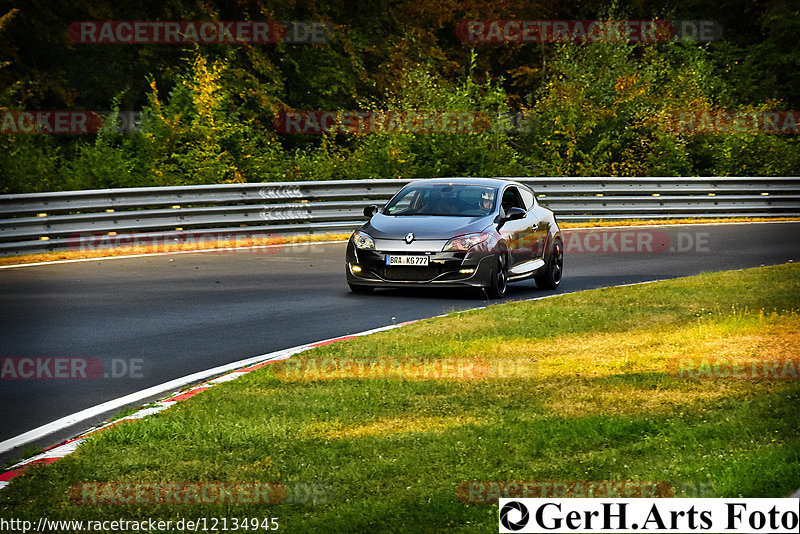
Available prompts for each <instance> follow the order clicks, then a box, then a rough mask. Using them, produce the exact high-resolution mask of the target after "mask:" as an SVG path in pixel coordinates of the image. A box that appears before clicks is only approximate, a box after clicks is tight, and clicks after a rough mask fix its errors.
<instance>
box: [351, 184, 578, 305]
mask: <svg viewBox="0 0 800 534" xmlns="http://www.w3.org/2000/svg"><path fill="white" fill-rule="evenodd" d="M364 215H365V216H367V217H369V218H370V220H369V222H368V223H366V224H364V225H363V226H361V227H360V228H358V229H357V230H356V231H355V232H353V235H352V236H351V237H350V241H349V242H348V244H347V253H346V258H345V261H346V273H347V283H348V284H349V286H350V289H351V290H352V291H354V292H356V293H368V292H371V291H372V290H373V289H375V288H378V287H395V288H396V287H417V286H436V287H459V286H460V287H473V288H482V289H484V290H485V291H486V293H487V294H488V295H489V296H490V297H491V298H502V297H503V296H504V295H505V293H506V286H507V284H508V282H514V281H517V280H524V279H528V278H533V279H534V280H535V281H536V285H537V286H538V287H540V288H544V289H555V288H556V287H558V285H559V284H560V283H561V275H562V272H563V269H564V244H563V239H562V237H561V231H560V230H559V228H558V223H557V221H556V218H555V215H553V212H552V211H550V210H548V209H546V208H544V207H542V206H540V205H539V203H538V202H537V201H536V195H535V194H534V192H533V191H532V190H531V189H530V188H528V187H527V186H525V185H523V184H520V183H517V182H513V181H509V180H499V179H490V178H434V179H427V180H417V181H414V182H411V183H409V184H408V185H406V186H405V187H403V188H402V189H401V190H400V191H399V192H397V193H396V194H395V195H394V196H393V197H392V198H391V199H390V200H389V202H387V203H386V204H385V205H384V206H383V208H380V209H379V208H378V207H377V206H369V207H367V208H365V209H364Z"/></svg>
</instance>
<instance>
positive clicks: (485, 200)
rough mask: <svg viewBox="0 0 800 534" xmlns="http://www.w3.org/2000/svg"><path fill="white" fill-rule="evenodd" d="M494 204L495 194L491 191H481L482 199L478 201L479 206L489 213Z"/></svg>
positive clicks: (486, 213) (485, 212)
mask: <svg viewBox="0 0 800 534" xmlns="http://www.w3.org/2000/svg"><path fill="white" fill-rule="evenodd" d="M492 206H494V195H492V193H490V192H489V191H484V192H483V193H481V199H480V201H479V202H478V208H480V210H481V211H482V212H483V213H484V214H485V215H488V214H489V212H490V211H492Z"/></svg>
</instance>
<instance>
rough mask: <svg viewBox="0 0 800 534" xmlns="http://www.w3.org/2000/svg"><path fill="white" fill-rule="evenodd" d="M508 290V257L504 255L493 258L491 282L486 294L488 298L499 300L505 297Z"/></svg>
mask: <svg viewBox="0 0 800 534" xmlns="http://www.w3.org/2000/svg"><path fill="white" fill-rule="evenodd" d="M507 288H508V256H507V255H506V254H505V253H502V254H498V255H497V256H495V260H494V268H493V269H492V280H491V282H490V283H489V287H487V288H486V292H487V294H488V295H489V298H492V299H501V298H503V297H505V296H506V289H507Z"/></svg>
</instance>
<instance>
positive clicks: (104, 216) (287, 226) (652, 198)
mask: <svg viewBox="0 0 800 534" xmlns="http://www.w3.org/2000/svg"><path fill="white" fill-rule="evenodd" d="M509 179H511V180H515V181H518V182H522V183H524V184H527V185H529V186H530V187H532V188H533V189H534V191H535V192H536V194H537V197H538V200H539V202H540V203H542V204H543V205H545V206H547V207H548V208H550V209H552V210H553V211H555V213H556V214H557V215H558V217H559V219H560V220H564V221H585V220H602V219H623V218H624V219H629V218H637V219H638V218H645V219H646V218H650V219H652V218H678V217H680V218H683V217H739V216H750V217H780V216H798V215H800V177H784V178H781V177H774V178H773V177H725V178H681V177H663V178H660V177H648V178H616V177H612V178H609V177H580V178H560V177H558V178H556V177H554V178H550V177H548V178H509ZM409 181H410V180H365V181H358V180H342V181H320V182H280V183H247V184H220V185H199V186H180V187H144V188H129V189H98V190H89V191H66V192H54V193H31V194H17V195H0V255H9V254H25V253H37V252H47V251H56V250H67V249H81V248H86V246H87V245H86V244H87V243H89V245H88V246H89V247H91V248H94V247H96V246H98V245H99V244H100V243H102V242H103V239H102V238H104V237H106V238H107V239H105V243H106V244H108V245H113V244H114V243H118V242H120V241H121V240H127V241H125V242H126V243H130V242H131V240H140V241H146V240H148V239H150V240H153V239H155V240H157V242H158V243H165V244H166V243H169V242H176V243H177V242H180V241H181V240H186V239H202V238H204V237H205V238H208V237H209V236H211V238H212V239H221V238H222V237H223V236H230V239H235V238H236V237H237V236H238V237H242V236H256V237H263V236H277V235H296V234H320V233H341V232H349V231H351V230H353V229H354V228H356V227H357V226H358V225H360V224H362V223H363V222H364V218H363V215H362V210H363V208H364V207H365V206H368V205H370V204H382V203H384V202H385V201H386V200H387V199H388V198H389V197H390V196H391V195H392V194H394V193H395V192H396V191H397V190H398V189H399V188H400V187H402V186H403V185H405V184H406V183H408V182H409Z"/></svg>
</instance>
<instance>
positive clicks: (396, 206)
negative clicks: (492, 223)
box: [383, 183, 497, 217]
mask: <svg viewBox="0 0 800 534" xmlns="http://www.w3.org/2000/svg"><path fill="white" fill-rule="evenodd" d="M496 198H497V188H495V187H488V186H483V185H463V184H441V183H440V184H414V185H409V186H407V187H406V188H404V189H402V190H401V191H400V192H399V193H398V194H397V195H396V196H395V197H394V198H393V199H392V200H391V201H390V202H389V203H388V204H387V205H386V207H385V208H384V210H383V213H384V215H441V216H450V217H453V216H455V217H484V216H486V215H489V214H490V213H492V211H494V204H495V199H496Z"/></svg>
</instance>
